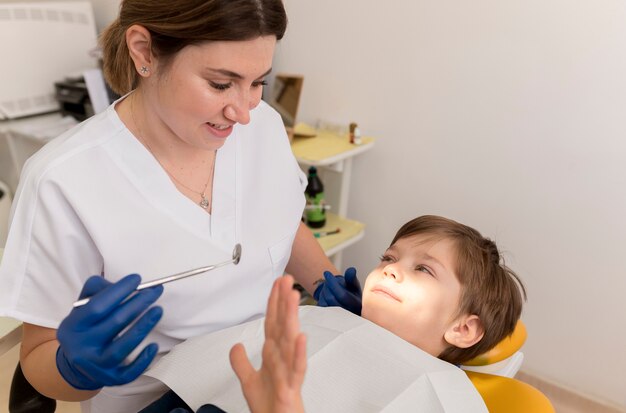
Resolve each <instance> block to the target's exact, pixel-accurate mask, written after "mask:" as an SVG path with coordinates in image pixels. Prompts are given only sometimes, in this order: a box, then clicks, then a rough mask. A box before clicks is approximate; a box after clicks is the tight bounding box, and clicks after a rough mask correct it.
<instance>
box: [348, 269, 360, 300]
mask: <svg viewBox="0 0 626 413" xmlns="http://www.w3.org/2000/svg"><path fill="white" fill-rule="evenodd" d="M345 278H346V288H347V289H348V291H350V292H353V293H355V294H358V295H361V283H360V282H359V279H358V278H357V277H356V268H354V267H350V268H348V269H346V273H345Z"/></svg>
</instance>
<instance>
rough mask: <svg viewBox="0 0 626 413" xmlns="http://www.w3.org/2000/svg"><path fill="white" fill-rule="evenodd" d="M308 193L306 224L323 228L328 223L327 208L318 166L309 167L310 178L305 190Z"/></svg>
mask: <svg viewBox="0 0 626 413" xmlns="http://www.w3.org/2000/svg"><path fill="white" fill-rule="evenodd" d="M304 192H305V194H306V204H307V209H306V211H305V216H306V224H307V225H308V226H309V227H311V228H322V227H323V226H324V225H326V209H325V208H324V184H322V180H321V179H320V177H319V176H317V168H315V167H314V166H311V167H310V168H309V179H308V184H307V186H306V190H305V191H304Z"/></svg>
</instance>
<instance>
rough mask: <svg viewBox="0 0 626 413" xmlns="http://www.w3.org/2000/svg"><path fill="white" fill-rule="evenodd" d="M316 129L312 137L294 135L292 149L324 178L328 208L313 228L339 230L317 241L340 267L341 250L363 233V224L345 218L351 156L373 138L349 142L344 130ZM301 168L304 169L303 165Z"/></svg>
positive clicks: (368, 144) (361, 150)
mask: <svg viewBox="0 0 626 413" xmlns="http://www.w3.org/2000/svg"><path fill="white" fill-rule="evenodd" d="M315 133H316V135H315V136H311V137H302V136H297V135H296V136H295V137H294V139H293V141H292V142H291V149H292V151H293V154H294V155H295V157H296V160H297V161H298V163H299V164H300V166H301V167H306V166H315V167H320V168H319V170H318V174H319V175H320V178H321V179H322V181H324V193H325V195H326V201H327V204H328V205H330V206H331V210H330V211H328V212H327V214H326V225H325V226H324V228H319V229H318V230H313V232H321V231H334V230H336V229H337V228H339V229H340V232H339V233H338V234H333V235H327V236H323V237H320V238H318V241H319V243H320V245H321V246H322V248H323V249H324V252H326V255H328V256H329V257H331V261H333V264H334V265H335V266H336V267H337V268H341V255H342V254H341V251H342V250H343V249H344V248H346V247H349V246H350V245H352V244H354V243H355V242H357V241H359V240H360V239H361V238H363V236H364V234H365V230H364V228H365V225H364V224H362V223H361V222H358V221H353V220H350V219H347V218H344V217H345V216H347V215H348V196H349V193H350V191H349V187H350V179H351V170H352V157H353V156H356V155H359V154H361V153H363V152H365V151H368V150H370V149H371V148H372V147H373V146H374V138H372V137H362V138H361V142H362V143H361V144H360V145H355V144H352V143H350V139H349V137H348V134H347V133H337V132H333V131H328V130H323V129H318V130H315ZM303 169H304V170H305V171H306V168H303ZM337 174H338V175H337ZM331 211H332V212H331Z"/></svg>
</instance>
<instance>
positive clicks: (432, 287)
mask: <svg viewBox="0 0 626 413" xmlns="http://www.w3.org/2000/svg"><path fill="white" fill-rule="evenodd" d="M455 257H456V253H455V249H454V244H453V243H452V242H451V241H450V240H446V239H440V240H437V239H435V240H432V239H428V238H427V237H425V236H423V235H415V236H410V237H407V238H402V239H400V240H398V241H397V242H396V243H395V244H394V245H392V246H391V247H390V248H389V249H388V250H387V251H385V253H384V254H383V256H382V257H381V262H380V264H379V265H378V267H376V268H375V269H374V270H373V271H372V272H371V273H370V274H369V276H368V277H367V280H366V281H365V287H364V289H363V310H362V313H361V314H362V316H363V317H364V318H366V319H368V320H370V321H372V322H374V323H376V324H378V325H379V326H381V327H384V328H385V329H387V330H389V331H391V332H393V333H395V334H396V335H397V336H399V337H401V338H403V339H404V340H406V341H408V342H410V343H411V344H414V345H415V346H417V347H419V348H421V349H422V350H424V351H426V352H428V353H430V354H432V355H434V356H438V355H439V354H441V352H442V351H443V350H444V349H446V348H447V347H448V346H449V345H448V344H447V343H446V341H445V339H444V333H445V332H446V331H447V330H448V329H449V328H451V326H452V324H453V321H454V318H455V317H456V316H457V311H458V308H459V298H460V294H461V284H460V283H459V281H458V279H457V277H456V275H455V274H454V272H453V269H454V268H455V265H454V264H455Z"/></svg>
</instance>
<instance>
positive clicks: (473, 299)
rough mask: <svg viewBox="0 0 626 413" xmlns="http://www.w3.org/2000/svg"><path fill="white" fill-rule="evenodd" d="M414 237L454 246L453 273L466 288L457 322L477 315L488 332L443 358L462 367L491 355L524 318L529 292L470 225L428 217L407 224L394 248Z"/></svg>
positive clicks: (491, 246)
mask: <svg viewBox="0 0 626 413" xmlns="http://www.w3.org/2000/svg"><path fill="white" fill-rule="evenodd" d="M414 235H426V236H432V237H433V239H435V240H437V239H448V240H451V241H453V242H454V245H455V248H456V251H455V252H456V268H454V273H455V274H456V276H457V277H458V279H459V283H460V284H461V297H460V300H459V311H458V314H457V316H460V315H465V314H471V315H477V316H478V317H479V318H480V321H481V322H482V325H483V328H484V335H483V337H482V339H481V340H480V341H478V342H477V343H476V344H474V345H473V346H471V347H468V348H458V347H454V346H450V347H448V348H447V349H446V350H444V351H443V352H442V353H441V354H440V355H439V358H441V359H443V360H446V361H448V362H450V363H453V364H462V363H464V362H466V361H469V360H471V359H473V358H474V357H476V356H479V355H481V354H483V353H485V352H487V351H489V350H490V349H492V348H493V347H494V346H495V345H496V344H498V343H499V342H500V341H502V340H503V339H504V338H505V337H507V336H509V335H511V333H513V330H514V329H515V325H516V324H517V321H518V320H519V318H520V316H521V313H522V305H523V302H524V301H525V300H526V289H525V288H524V285H523V284H522V281H521V280H520V279H519V277H518V276H517V275H516V274H515V273H514V272H513V270H511V269H510V268H509V267H507V266H506V265H505V264H504V259H503V258H502V257H501V255H500V252H499V251H498V247H497V246H496V244H495V243H494V242H493V241H492V240H490V239H488V238H485V237H483V236H482V235H481V234H480V233H479V232H478V231H476V230H475V229H473V228H471V227H468V226H467V225H463V224H460V223H458V222H456V221H453V220H451V219H447V218H443V217H439V216H435V215H424V216H421V217H419V218H415V219H413V220H411V221H409V222H407V223H406V224H404V225H403V226H402V227H401V228H400V229H399V230H398V232H397V233H396V235H395V237H394V238H393V241H391V245H393V244H395V243H396V242H397V241H398V240H399V239H402V238H407V237H411V236H414Z"/></svg>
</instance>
